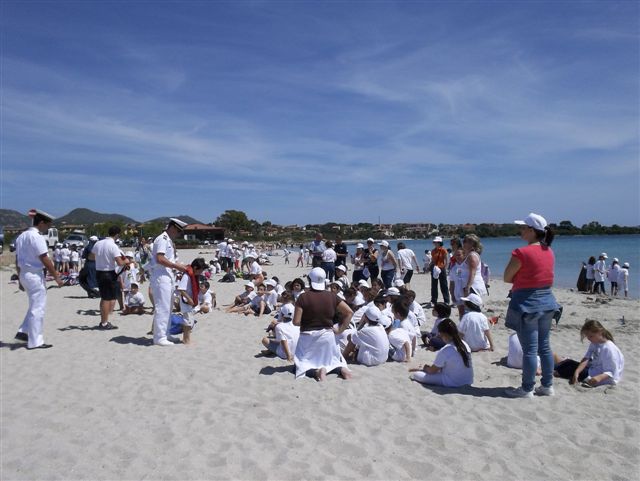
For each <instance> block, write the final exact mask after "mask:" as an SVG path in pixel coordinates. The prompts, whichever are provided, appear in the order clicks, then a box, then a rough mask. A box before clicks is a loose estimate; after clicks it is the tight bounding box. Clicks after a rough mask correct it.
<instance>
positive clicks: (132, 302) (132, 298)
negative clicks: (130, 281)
mask: <svg viewBox="0 0 640 481" xmlns="http://www.w3.org/2000/svg"><path fill="white" fill-rule="evenodd" d="M143 305H144V296H143V295H142V292H140V291H138V292H136V293H135V294H131V293H129V294H128V295H127V306H129V307H140V306H143Z"/></svg>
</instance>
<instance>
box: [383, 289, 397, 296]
mask: <svg viewBox="0 0 640 481" xmlns="http://www.w3.org/2000/svg"><path fill="white" fill-rule="evenodd" d="M385 295H387V296H399V295H400V291H399V290H398V288H397V287H390V288H389V289H387V290H386V291H385Z"/></svg>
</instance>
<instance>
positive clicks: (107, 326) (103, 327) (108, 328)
mask: <svg viewBox="0 0 640 481" xmlns="http://www.w3.org/2000/svg"><path fill="white" fill-rule="evenodd" d="M98 329H100V330H102V331H111V330H113V329H118V326H114V325H113V324H111V323H110V322H107V323H106V324H98Z"/></svg>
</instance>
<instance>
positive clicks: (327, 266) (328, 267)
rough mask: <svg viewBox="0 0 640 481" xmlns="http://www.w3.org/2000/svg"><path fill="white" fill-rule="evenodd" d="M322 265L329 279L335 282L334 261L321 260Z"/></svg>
mask: <svg viewBox="0 0 640 481" xmlns="http://www.w3.org/2000/svg"><path fill="white" fill-rule="evenodd" d="M320 267H322V269H323V270H324V272H325V274H326V275H327V279H329V281H331V282H333V278H334V277H335V275H336V266H335V264H334V263H333V262H321V263H320Z"/></svg>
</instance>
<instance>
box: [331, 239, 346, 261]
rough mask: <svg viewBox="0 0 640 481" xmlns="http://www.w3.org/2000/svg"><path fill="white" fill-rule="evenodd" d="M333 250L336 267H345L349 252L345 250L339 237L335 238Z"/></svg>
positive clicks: (344, 245)
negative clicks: (335, 257)
mask: <svg viewBox="0 0 640 481" xmlns="http://www.w3.org/2000/svg"><path fill="white" fill-rule="evenodd" d="M333 250H334V251H336V256H337V259H336V267H338V266H345V267H347V255H349V252H348V250H347V244H345V243H344V242H342V237H341V236H336V242H335V244H334V245H333Z"/></svg>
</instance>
